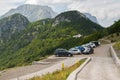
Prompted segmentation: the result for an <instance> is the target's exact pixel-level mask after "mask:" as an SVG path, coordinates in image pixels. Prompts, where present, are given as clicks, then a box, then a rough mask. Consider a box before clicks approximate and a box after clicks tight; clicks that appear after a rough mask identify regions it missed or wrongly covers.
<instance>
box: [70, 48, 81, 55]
mask: <svg viewBox="0 0 120 80" xmlns="http://www.w3.org/2000/svg"><path fill="white" fill-rule="evenodd" d="M69 52H70V53H71V54H74V55H76V54H82V52H81V50H80V49H76V48H71V49H70V50H69Z"/></svg>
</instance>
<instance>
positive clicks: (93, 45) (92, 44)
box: [88, 42, 96, 48]
mask: <svg viewBox="0 0 120 80" xmlns="http://www.w3.org/2000/svg"><path fill="white" fill-rule="evenodd" d="M88 44H89V45H90V46H91V47H92V48H95V47H96V45H95V43H92V42H89V43H88Z"/></svg>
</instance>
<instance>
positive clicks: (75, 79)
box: [66, 57, 91, 80]
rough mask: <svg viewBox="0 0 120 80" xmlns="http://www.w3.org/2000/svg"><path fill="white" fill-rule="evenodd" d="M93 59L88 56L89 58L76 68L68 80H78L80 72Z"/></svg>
mask: <svg viewBox="0 0 120 80" xmlns="http://www.w3.org/2000/svg"><path fill="white" fill-rule="evenodd" d="M90 61H91V58H90V57H89V58H87V60H86V61H85V62H84V63H83V64H82V65H81V66H80V67H79V68H77V69H76V70H74V71H73V72H72V73H71V74H70V75H69V76H68V78H67V79H66V80H77V75H78V73H79V72H80V71H81V70H82V69H83V68H84V67H85V66H86V65H87V64H88V63H89V62H90Z"/></svg>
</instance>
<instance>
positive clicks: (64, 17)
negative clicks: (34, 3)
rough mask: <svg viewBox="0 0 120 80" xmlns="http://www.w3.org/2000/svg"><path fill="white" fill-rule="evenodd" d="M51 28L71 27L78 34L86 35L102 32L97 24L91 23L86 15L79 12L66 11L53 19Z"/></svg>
mask: <svg viewBox="0 0 120 80" xmlns="http://www.w3.org/2000/svg"><path fill="white" fill-rule="evenodd" d="M52 26H61V27H68V26H69V27H72V28H74V29H76V30H77V31H78V32H79V33H81V34H84V35H88V34H91V33H93V32H97V31H99V30H102V29H103V27H101V26H100V25H99V24H97V23H94V22H93V21H91V20H90V19H89V18H88V17H87V16H86V15H84V14H83V13H80V12H79V11H67V12H63V13H61V14H59V15H58V16H56V17H55V19H54V22H53V24H52Z"/></svg>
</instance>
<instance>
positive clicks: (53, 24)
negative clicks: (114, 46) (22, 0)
mask: <svg viewBox="0 0 120 80" xmlns="http://www.w3.org/2000/svg"><path fill="white" fill-rule="evenodd" d="M21 22H22V21H21ZM16 23H17V22H16ZM103 29H104V28H103V27H101V26H100V25H98V24H96V23H94V22H92V21H91V20H89V18H87V17H86V16H85V15H84V14H82V13H80V12H78V11H68V12H64V13H61V14H59V15H58V16H56V17H55V18H53V19H43V20H39V21H36V22H32V23H29V25H28V26H27V27H26V29H24V30H23V31H21V32H20V33H19V34H16V36H15V37H12V38H11V39H10V40H9V41H7V43H2V44H0V70H2V69H6V68H12V67H16V66H23V65H28V64H31V63H32V62H33V61H37V60H41V59H43V58H44V57H46V56H49V55H52V54H54V50H55V49H56V48H65V49H69V48H71V47H74V46H77V45H81V44H83V43H86V42H89V41H91V40H97V39H98V38H100V37H101V35H100V34H99V33H97V32H99V31H101V30H103ZM78 34H81V35H83V36H82V37H80V38H74V37H73V36H74V35H78Z"/></svg>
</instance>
